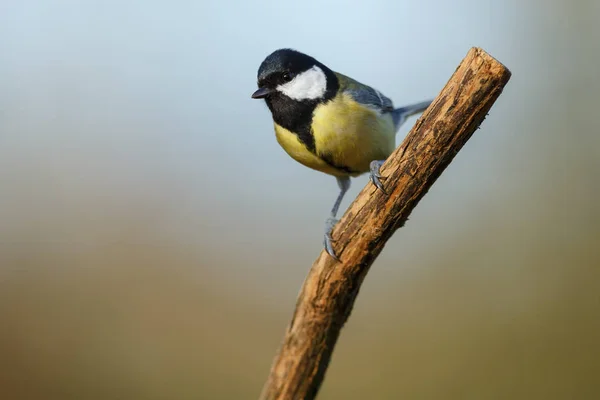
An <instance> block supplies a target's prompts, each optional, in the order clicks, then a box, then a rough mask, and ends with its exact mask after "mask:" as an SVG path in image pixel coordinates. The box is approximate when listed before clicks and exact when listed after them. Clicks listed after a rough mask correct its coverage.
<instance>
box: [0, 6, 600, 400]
mask: <svg viewBox="0 0 600 400" xmlns="http://www.w3.org/2000/svg"><path fill="white" fill-rule="evenodd" d="M599 4H600V3H598V2H597V1H592V0H589V1H584V0H580V1H567V0H564V1H559V0H552V1H547V0H544V1H542V0H532V1H526V2H523V1H516V0H509V1H506V2H499V1H491V0H484V1H481V0H479V1H467V0H459V1H455V2H446V1H442V0H426V1H406V0H403V1H396V0H393V1H392V0H389V1H383V0H381V1H373V2H366V1H363V2H341V1H338V2H325V1H313V0H304V1H296V2H275V1H254V2H243V1H221V2H217V1H214V2H202V1H169V2H167V1H116V0H102V1H100V0H97V1H90V0H86V1H76V0H72V1H59V0H47V1H41V0H38V1H33V0H31V1H17V0H4V1H2V3H1V4H0V60H1V61H0V355H1V356H0V391H1V393H0V394H1V395H2V396H1V397H2V398H4V399H15V400H16V399H19V400H20V399H44V400H45V399H117V398H128V399H209V398H210V399H246V398H247V399H252V398H256V397H257V395H258V393H259V391H260V388H261V386H262V383H263V380H264V378H265V377H266V375H267V372H268V368H269V366H270V363H271V360H272V358H273V356H274V354H275V351H276V349H277V347H278V345H279V343H280V340H281V337H282V334H283V331H284V328H285V325H286V324H287V322H288V320H289V318H290V315H291V311H292V309H293V306H294V304H295V300H296V295H297V293H298V289H299V287H300V285H301V283H302V280H303V278H304V276H305V274H306V272H307V270H308V268H309V267H310V265H311V263H312V261H313V260H314V258H315V257H316V256H317V254H318V252H319V251H320V250H321V235H322V229H323V228H322V226H323V220H324V218H325V217H326V215H327V212H328V210H329V208H330V206H331V203H332V201H333V199H334V197H335V196H336V194H337V187H336V185H335V181H334V179H333V178H331V177H329V176H326V175H322V174H320V173H317V172H314V171H312V170H309V169H306V168H304V167H302V166H300V165H299V164H297V163H295V162H294V161H293V160H291V159H290V158H289V157H288V156H287V155H286V154H285V153H284V152H283V150H281V149H280V148H279V147H278V145H277V143H276V141H275V138H274V134H273V131H272V125H271V120H270V116H269V114H268V111H267V109H266V107H265V106H264V104H263V103H262V102H259V101H254V100H251V99H250V94H251V93H252V91H253V90H254V89H255V79H256V70H257V68H258V65H259V64H260V62H261V61H262V59H263V58H264V57H265V56H266V55H267V54H268V53H270V52H271V51H272V50H274V49H276V48H279V47H293V48H297V49H299V50H302V51H305V52H307V53H309V54H311V55H313V56H315V57H317V58H319V59H320V60H321V61H323V62H324V63H326V64H328V65H329V66H330V67H331V68H333V69H335V70H338V71H340V72H343V73H345V74H348V75H350V76H353V77H355V78H356V79H358V80H361V81H363V82H365V83H368V84H371V85H372V86H374V87H376V88H378V89H380V90H381V91H383V92H384V93H385V94H386V95H388V96H389V97H391V98H392V99H393V100H394V101H395V103H396V104H398V105H402V104H403V103H409V102H413V101H421V100H424V99H427V98H430V97H434V96H435V95H437V93H438V92H439V90H440V89H441V88H442V87H443V85H444V84H445V83H446V81H447V79H448V78H449V77H450V75H451V74H452V72H453V71H454V69H455V68H456V66H457V65H458V63H459V62H460V60H461V59H462V58H463V57H464V55H465V54H466V53H467V51H468V50H469V48H470V47H471V46H481V47H483V48H484V49H485V50H487V51H488V52H489V53H491V54H492V55H493V56H495V57H496V58H498V59H499V60H500V61H501V62H503V63H504V64H506V65H507V66H508V67H509V68H510V69H511V71H512V72H513V77H512V79H511V81H510V82H509V84H508V86H507V87H506V89H505V91H504V93H503V94H502V95H501V97H500V98H499V100H498V102H497V103H496V105H495V106H494V107H493V109H492V111H491V113H490V115H489V117H488V118H487V119H486V120H485V122H484V124H483V125H482V129H481V130H479V131H477V133H476V135H475V136H474V137H473V138H472V139H471V140H470V141H469V143H468V144H467V145H466V146H465V148H464V149H463V151H462V152H461V153H460V154H459V155H458V157H457V158H456V159H455V160H454V162H453V163H452V165H450V167H449V168H448V169H447V170H446V172H445V173H444V174H443V176H442V177H441V178H440V179H439V180H438V182H437V183H436V184H435V185H434V187H433V189H432V190H431V191H430V192H429V194H428V195H427V196H426V197H425V198H424V199H423V201H421V203H420V204H419V206H418V207H417V209H416V210H415V212H414V213H413V215H412V217H411V219H410V221H409V223H408V224H407V225H406V227H405V228H403V229H402V230H400V231H398V232H397V233H396V234H395V235H394V237H393V238H392V239H391V240H390V241H389V243H388V245H387V246H386V248H385V250H384V252H383V253H382V255H381V257H380V258H379V259H378V260H377V262H376V263H375V265H374V266H373V268H372V270H371V272H370V273H369V275H368V277H367V279H366V281H365V283H364V286H363V289H362V290H361V293H360V295H359V298H358V301H357V304H356V307H355V310H354V312H353V315H352V317H351V318H350V321H349V323H348V324H347V325H346V327H345V328H344V330H343V331H342V336H341V338H340V341H339V343H338V346H337V348H336V351H335V353H334V357H333V360H332V363H331V366H330V369H329V371H328V373H327V376H326V380H325V383H324V385H323V388H322V392H321V396H320V397H321V398H323V399H334V398H335V399H337V398H343V399H366V398H381V399H384V398H385V399H395V398H412V399H426V398H445V399H495V398H497V399H504V398H515V399H516V398H519V399H533V398H539V399H571V398H594V397H596V396H598V395H599V394H600V383H598V379H597V373H598V371H599V370H600V343H599V342H598V337H600V273H599V267H600V243H599V242H600V228H599V224H600V210H599V209H598V208H599V207H598V196H599V195H600V176H599V174H600V138H599V136H598V131H599V128H600V123H599V122H598V117H597V113H598V110H597V104H598V100H597V99H598V92H599V91H600V77H599V74H600V73H599V72H598V71H600V68H599V67H598V63H599V61H600V46H599V45H598V37H600V29H598V28H596V25H597V21H598V20H599V18H600V6H599ZM414 120H415V119H414V118H413V119H411V120H410V123H409V124H407V125H406V126H405V127H404V128H403V129H402V130H401V132H400V133H399V140H398V142H399V141H400V140H401V138H402V137H404V135H405V134H406V132H407V131H408V129H409V125H412V123H413V122H414ZM366 181H367V180H366V178H365V177H362V178H359V179H357V180H354V181H353V188H352V191H351V193H350V195H349V196H348V200H347V201H346V202H345V203H344V207H346V206H347V205H348V203H349V201H350V199H351V198H352V197H353V196H354V195H356V193H357V192H358V190H359V189H360V188H361V187H362V186H363V185H364V184H365V183H366Z"/></svg>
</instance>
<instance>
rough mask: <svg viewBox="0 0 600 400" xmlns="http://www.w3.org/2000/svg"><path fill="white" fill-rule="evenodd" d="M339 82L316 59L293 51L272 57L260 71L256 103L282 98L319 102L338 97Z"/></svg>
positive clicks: (280, 50) (255, 97) (262, 65)
mask: <svg viewBox="0 0 600 400" xmlns="http://www.w3.org/2000/svg"><path fill="white" fill-rule="evenodd" d="M337 85H338V83H337V78H336V76H335V74H334V73H333V71H331V70H330V69H329V68H327V67H326V66H325V65H323V64H321V63H320V62H319V61H317V60H315V59H314V58H313V57H311V56H309V55H306V54H303V53H300V52H299V51H296V50H291V49H279V50H276V51H274V52H273V53H271V54H270V55H269V56H267V58H265V60H264V61H263V62H262V64H261V65H260V67H259V69H258V88H259V89H258V90H257V91H256V92H254V94H252V98H254V99H263V98H264V99H265V100H267V104H269V103H270V102H271V101H270V100H275V101H276V100H277V98H280V97H287V98H288V99H291V100H294V101H299V102H306V101H308V102H315V101H316V102H320V101H323V100H326V99H328V98H331V97H333V96H332V95H335V91H336V90H337Z"/></svg>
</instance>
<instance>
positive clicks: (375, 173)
mask: <svg viewBox="0 0 600 400" xmlns="http://www.w3.org/2000/svg"><path fill="white" fill-rule="evenodd" d="M384 162H385V160H374V161H371V164H370V168H369V169H370V170H371V173H370V176H369V179H370V181H371V182H373V184H374V185H375V186H376V187H377V189H379V190H381V191H382V192H383V193H386V192H385V189H384V188H383V184H382V183H381V180H380V179H384V177H382V176H381V173H380V172H379V169H380V168H381V166H382V165H383V163H384ZM386 194H387V193H386Z"/></svg>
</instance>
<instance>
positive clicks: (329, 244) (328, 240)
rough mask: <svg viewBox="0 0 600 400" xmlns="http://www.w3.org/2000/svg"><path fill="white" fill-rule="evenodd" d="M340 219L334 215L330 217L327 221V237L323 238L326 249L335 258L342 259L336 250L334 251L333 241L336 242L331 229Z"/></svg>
mask: <svg viewBox="0 0 600 400" xmlns="http://www.w3.org/2000/svg"><path fill="white" fill-rule="evenodd" d="M337 222H338V220H337V219H335V218H334V217H329V218H327V220H326V221H325V237H324V239H323V246H325V251H326V252H327V254H329V255H330V256H331V257H332V258H333V259H334V260H336V261H340V259H339V258H338V257H337V256H336V255H335V251H333V246H332V242H334V240H333V238H332V237H331V231H332V230H333V227H334V226H335V224H337Z"/></svg>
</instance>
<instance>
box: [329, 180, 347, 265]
mask: <svg viewBox="0 0 600 400" xmlns="http://www.w3.org/2000/svg"><path fill="white" fill-rule="evenodd" d="M337 183H338V186H339V187H340V194H338V197H337V199H335V203H333V208H332V209H331V214H330V215H329V218H327V220H326V221H325V239H324V241H323V245H324V246H325V250H326V251H327V253H328V254H329V255H330V256H331V257H333V258H334V259H335V260H336V261H339V258H337V256H336V255H335V252H334V251H333V246H332V245H331V242H333V239H332V238H331V231H332V230H333V227H334V226H335V224H336V223H337V222H338V220H337V219H336V215H337V212H338V209H339V208H340V204H342V199H343V198H344V195H345V194H346V192H347V191H348V189H350V177H347V176H345V177H342V178H340V177H338V178H337Z"/></svg>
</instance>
